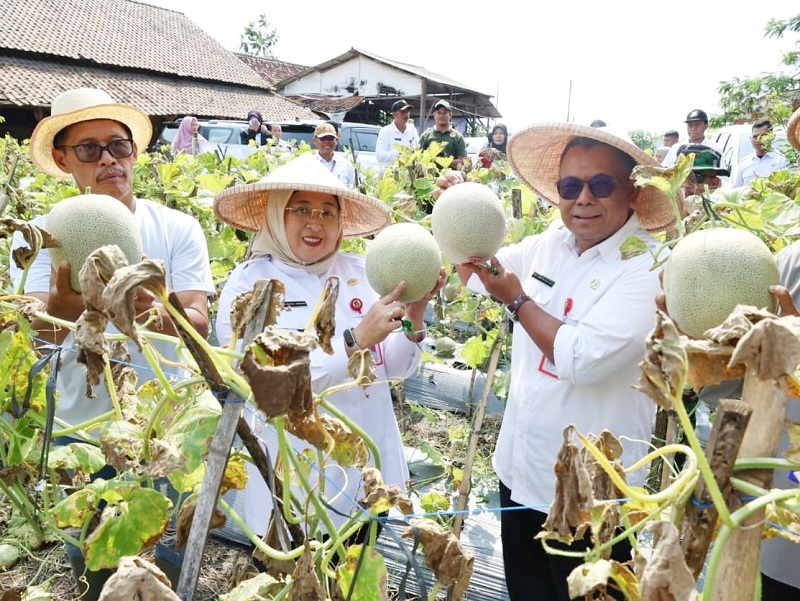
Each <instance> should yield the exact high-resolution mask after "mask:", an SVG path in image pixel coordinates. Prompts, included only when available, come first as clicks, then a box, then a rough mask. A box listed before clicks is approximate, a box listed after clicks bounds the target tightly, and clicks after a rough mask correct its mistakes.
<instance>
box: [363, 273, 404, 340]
mask: <svg viewBox="0 0 800 601" xmlns="http://www.w3.org/2000/svg"><path fill="white" fill-rule="evenodd" d="M405 289H406V283H405V282H400V283H399V284H398V285H397V286H395V289H394V290H392V291H391V292H390V293H389V294H387V295H386V296H384V297H382V298H380V299H379V300H378V301H377V302H375V303H374V304H373V305H372V306H371V307H370V308H369V311H367V313H366V315H364V319H362V320H361V323H360V324H358V325H357V326H356V327H355V328H353V335H354V336H355V339H356V343H358V346H360V347H361V348H369V347H371V346H374V345H376V344H378V343H379V342H383V341H384V340H385V339H386V337H387V336H388V335H389V334H391V333H392V332H394V331H395V330H397V329H398V328H400V327H402V325H403V323H402V321H401V320H402V319H403V316H404V315H405V314H406V305H405V303H401V302H400V301H398V300H397V299H398V298H400V295H401V294H403V290H405Z"/></svg>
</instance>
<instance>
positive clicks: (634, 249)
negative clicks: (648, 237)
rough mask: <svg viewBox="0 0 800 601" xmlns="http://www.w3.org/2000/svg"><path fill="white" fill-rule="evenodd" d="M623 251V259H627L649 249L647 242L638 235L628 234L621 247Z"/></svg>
mask: <svg viewBox="0 0 800 601" xmlns="http://www.w3.org/2000/svg"><path fill="white" fill-rule="evenodd" d="M619 250H620V252H621V253H622V260H623V261H627V260H628V259H632V258H633V257H636V256H638V255H643V254H645V253H646V252H648V251H649V249H648V247H647V243H646V242H645V241H644V240H642V239H641V238H638V237H636V236H628V237H627V238H625V241H624V242H623V243H622V244H621V245H620V247H619Z"/></svg>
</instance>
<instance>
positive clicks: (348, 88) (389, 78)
mask: <svg viewBox="0 0 800 601" xmlns="http://www.w3.org/2000/svg"><path fill="white" fill-rule="evenodd" d="M381 84H383V85H384V86H390V87H392V88H394V89H395V90H397V95H398V96H405V97H409V98H410V97H413V96H419V95H420V94H422V80H421V79H420V78H418V77H416V76H414V75H411V74H410V73H405V72H403V71H398V70H396V69H393V68H392V67H390V66H388V65H384V64H382V63H379V62H377V61H374V60H372V59H370V58H367V57H365V56H356V57H354V58H353V59H351V60H349V61H347V62H346V63H342V64H341V65H337V66H335V67H333V68H331V69H328V70H326V71H325V72H323V73H320V72H317V71H315V72H313V73H309V74H308V75H306V76H305V77H302V78H300V79H298V80H296V81H293V82H291V83H290V84H289V85H287V86H286V87H285V88H284V89H283V90H281V94H283V95H286V96H294V95H301V94H327V95H331V96H353V95H356V94H357V95H359V96H377V95H378V94H379V87H380V85H381Z"/></svg>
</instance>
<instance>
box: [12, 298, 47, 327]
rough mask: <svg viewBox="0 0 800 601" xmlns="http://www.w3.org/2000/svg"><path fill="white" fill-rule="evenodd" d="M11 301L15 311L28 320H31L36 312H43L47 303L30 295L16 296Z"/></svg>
mask: <svg viewBox="0 0 800 601" xmlns="http://www.w3.org/2000/svg"><path fill="white" fill-rule="evenodd" d="M13 302H14V306H15V307H16V308H17V311H19V312H20V313H21V314H22V315H23V316H24V317H25V319H27V320H28V321H33V319H34V318H35V317H36V313H43V312H44V311H45V310H46V309H47V305H46V304H45V303H44V302H42V301H41V300H39V299H38V298H34V297H32V296H18V297H16V298H15V299H14V300H13Z"/></svg>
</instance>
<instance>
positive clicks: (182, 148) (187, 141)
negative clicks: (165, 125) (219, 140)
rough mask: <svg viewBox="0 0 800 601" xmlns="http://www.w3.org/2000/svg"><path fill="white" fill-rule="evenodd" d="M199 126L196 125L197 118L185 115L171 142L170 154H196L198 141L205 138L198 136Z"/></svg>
mask: <svg viewBox="0 0 800 601" xmlns="http://www.w3.org/2000/svg"><path fill="white" fill-rule="evenodd" d="M199 129H200V125H199V124H198V123H197V117H192V116H189V115H187V116H186V117H184V118H183V119H181V123H180V125H179V126H178V133H176V134H175V139H173V140H172V152H173V153H176V152H188V153H190V154H197V152H198V148H197V142H198V140H204V141H205V138H204V137H203V136H201V135H200V132H199Z"/></svg>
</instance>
